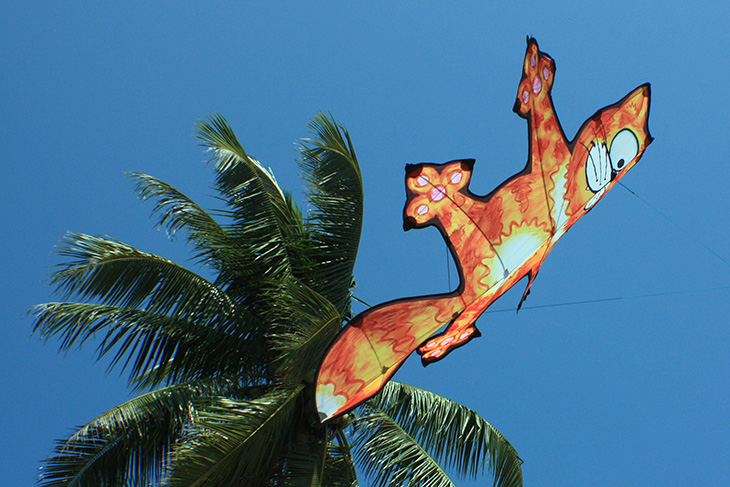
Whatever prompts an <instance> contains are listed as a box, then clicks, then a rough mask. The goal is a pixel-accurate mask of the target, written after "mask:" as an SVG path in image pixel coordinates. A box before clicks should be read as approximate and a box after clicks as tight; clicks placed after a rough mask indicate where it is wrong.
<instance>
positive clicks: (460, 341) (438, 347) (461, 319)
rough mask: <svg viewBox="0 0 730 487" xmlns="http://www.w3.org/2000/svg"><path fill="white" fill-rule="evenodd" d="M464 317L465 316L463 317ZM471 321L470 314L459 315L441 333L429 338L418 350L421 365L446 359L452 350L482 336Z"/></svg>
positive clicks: (472, 320)
mask: <svg viewBox="0 0 730 487" xmlns="http://www.w3.org/2000/svg"><path fill="white" fill-rule="evenodd" d="M465 315H466V316H465ZM474 320H476V318H473V319H472V313H466V312H465V313H462V314H461V315H459V316H458V317H457V318H456V319H455V320H454V321H453V322H452V323H451V325H449V327H448V328H447V329H446V331H444V332H443V333H439V334H438V335H435V336H433V337H431V339H430V340H428V342H426V343H425V344H424V345H423V346H421V347H419V348H418V354H419V355H420V356H421V361H422V362H423V365H428V364H430V363H432V362H436V361H437V360H441V359H442V358H444V357H446V355H448V354H449V352H451V351H452V350H453V349H455V348H457V347H460V346H462V345H465V344H466V343H467V342H468V341H469V340H471V339H473V338H478V337H480V336H482V334H481V332H479V330H477V327H476V326H475V325H474Z"/></svg>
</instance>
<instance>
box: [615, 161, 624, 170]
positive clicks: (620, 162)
mask: <svg viewBox="0 0 730 487" xmlns="http://www.w3.org/2000/svg"><path fill="white" fill-rule="evenodd" d="M616 167H618V168H619V169H621V168H622V167H624V160H623V159H619V161H618V162H617V163H616Z"/></svg>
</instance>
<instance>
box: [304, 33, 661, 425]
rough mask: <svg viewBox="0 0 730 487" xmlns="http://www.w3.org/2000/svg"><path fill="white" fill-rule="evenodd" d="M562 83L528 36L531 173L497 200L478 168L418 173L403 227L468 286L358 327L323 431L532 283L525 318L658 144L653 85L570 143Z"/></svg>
mask: <svg viewBox="0 0 730 487" xmlns="http://www.w3.org/2000/svg"><path fill="white" fill-rule="evenodd" d="M554 76H555V62H554V61H553V59H552V58H550V56H548V55H547V54H546V53H544V52H541V51H540V50H539V49H538V45H537V42H536V41H535V40H534V39H532V38H529V37H528V39H527V52H526V54H525V59H524V64H523V70H522V78H521V80H520V84H519V89H518V91H517V100H516V102H515V105H514V111H515V112H516V113H517V114H518V115H519V116H520V117H522V118H524V119H526V120H527V126H528V136H529V156H528V162H527V166H526V167H525V169H524V170H523V171H522V172H520V173H518V174H516V175H514V176H512V177H511V178H509V179H508V180H506V181H504V182H503V183H502V184H501V185H500V186H498V187H497V188H496V189H494V190H493V191H492V192H491V193H489V194H488V195H486V196H477V195H475V194H473V193H471V191H469V180H470V178H471V174H472V169H473V167H474V160H473V159H464V160H456V161H451V162H447V163H444V164H433V163H421V164H408V165H406V194H407V199H406V205H405V208H404V210H403V227H404V229H405V230H408V229H411V228H423V227H427V226H430V225H433V226H435V227H436V228H438V230H439V231H440V232H441V234H442V236H443V237H444V240H445V241H446V244H447V245H448V247H449V250H450V252H451V254H452V256H453V258H454V260H455V262H456V267H457V270H458V274H459V286H458V287H457V289H456V290H455V291H453V292H450V293H445V294H436V295H431V296H419V297H413V298H405V299H398V300H395V301H390V302H387V303H383V304H381V305H378V306H375V307H373V308H370V309H368V310H366V311H364V312H363V313H361V314H359V315H358V316H356V317H355V318H353V319H352V320H351V321H350V322H349V323H348V324H347V325H346V326H345V327H344V328H343V329H342V331H341V332H340V334H339V336H338V338H337V339H336V340H335V341H334V342H333V344H332V345H331V346H330V348H329V350H328V352H327V355H326V356H325V358H324V360H323V361H322V363H321V365H320V367H319V371H318V376H317V385H316V392H315V394H316V402H317V410H318V411H319V416H320V419H321V420H322V421H326V420H328V419H331V418H334V417H336V416H339V415H341V414H343V413H344V412H347V411H349V410H351V409H352V408H354V407H356V406H358V405H359V404H361V403H362V402H363V401H365V400H367V399H368V398H370V397H371V396H373V395H374V394H376V393H377V392H378V391H379V390H380V389H381V388H382V387H383V386H384V385H385V383H386V382H387V381H388V380H389V379H390V377H391V376H392V375H393V374H394V373H395V372H396V371H397V370H398V368H399V367H400V365H401V364H402V363H403V362H404V361H405V359H406V358H407V357H408V356H409V355H410V354H411V353H412V352H413V351H414V350H417V351H418V353H419V354H420V355H421V360H422V361H423V363H424V365H427V364H429V363H431V362H435V361H437V360H440V359H442V358H444V357H445V356H446V355H447V354H448V353H449V352H451V351H452V350H454V349H455V348H457V347H460V346H462V345H465V344H466V343H467V342H469V341H470V340H472V339H473V338H476V337H478V336H479V335H480V333H479V330H477V328H476V326H475V321H476V320H477V318H478V317H479V316H480V315H481V314H482V313H483V312H484V311H485V310H486V309H487V308H488V307H489V306H490V305H491V304H492V303H493V302H494V301H495V300H496V299H497V298H499V297H500V296H501V295H502V294H504V293H505V292H506V291H507V290H508V289H510V288H511V287H512V286H514V285H515V284H516V283H517V282H518V281H520V280H521V279H522V278H524V277H528V281H527V288H526V289H525V292H524V294H523V295H522V299H521V300H520V303H519V305H518V307H517V309H518V310H519V308H520V306H521V305H522V302H523V301H524V300H525V298H526V297H527V295H528V294H529V292H530V288H531V287H532V283H533V282H534V281H535V277H536V276H537V273H538V271H539V270H540V266H541V265H542V263H543V261H544V260H545V257H547V255H548V253H550V250H551V249H552V248H553V246H554V245H555V244H556V243H557V241H558V240H559V239H560V237H561V236H562V235H563V234H564V233H565V232H566V231H567V230H568V229H569V228H570V227H571V226H572V225H573V224H574V223H575V222H577V221H578V220H579V219H580V218H581V217H582V216H583V215H585V214H586V213H587V212H588V211H590V210H591V209H592V208H593V207H594V206H595V205H596V203H598V201H599V200H600V199H601V198H602V197H603V196H604V195H605V194H606V193H607V192H608V191H609V190H610V189H611V188H613V186H614V185H616V184H617V183H618V182H619V181H620V179H621V178H622V177H623V176H624V174H626V172H627V171H629V170H630V169H631V168H632V167H633V166H634V165H635V164H636V162H637V161H638V160H639V159H640V158H641V156H642V154H643V153H644V150H645V149H646V147H647V146H648V145H649V144H650V143H651V141H652V137H651V135H650V134H649V128H648V117H649V99H650V86H649V84H648V83H647V84H644V85H641V86H639V87H638V88H636V89H635V90H634V91H632V92H631V93H629V94H628V95H626V96H625V97H624V98H623V99H622V100H620V101H619V102H617V103H615V104H613V105H611V106H608V107H606V108H603V109H601V110H599V111H598V112H596V113H595V114H594V115H593V116H592V117H591V118H589V119H588V120H586V121H585V122H584V123H583V125H582V126H581V127H580V129H579V130H578V134H577V135H576V137H575V138H574V139H573V140H572V141H569V140H568V139H567V138H566V136H565V133H564V132H563V129H562V127H561V126H560V122H559V121H558V118H557V115H556V114H555V109H554V107H553V102H552V97H551V91H552V86H553V78H554ZM445 325H448V326H447V327H446V330H445V331H443V332H441V333H437V332H438V331H439V330H440V329H441V328H443V327H444V326H445Z"/></svg>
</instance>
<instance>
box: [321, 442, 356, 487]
mask: <svg viewBox="0 0 730 487" xmlns="http://www.w3.org/2000/svg"><path fill="white" fill-rule="evenodd" d="M322 485H323V486H325V487H358V485H359V483H358V481H357V474H356V472H355V462H354V461H353V459H352V451H351V449H350V444H349V442H348V441H347V438H346V437H345V435H344V433H343V431H342V430H338V431H337V432H336V435H335V438H334V439H333V440H331V441H330V442H329V444H328V445H327V458H326V460H325V466H324V477H323V479H322Z"/></svg>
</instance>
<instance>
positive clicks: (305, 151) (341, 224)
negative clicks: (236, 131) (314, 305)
mask: <svg viewBox="0 0 730 487" xmlns="http://www.w3.org/2000/svg"><path fill="white" fill-rule="evenodd" d="M309 128H310V130H312V132H313V133H314V137H313V138H309V139H305V140H304V141H303V143H302V145H301V146H300V160H301V167H302V170H303V172H304V177H305V179H306V180H307V182H308V183H309V186H308V198H309V202H310V203H311V205H312V206H313V207H314V210H313V211H312V213H311V214H310V215H309V220H308V223H309V228H310V231H311V233H312V238H313V239H314V240H315V246H316V247H315V257H316V258H315V261H316V262H317V264H318V274H317V278H316V279H315V282H316V283H317V287H316V288H315V289H316V290H317V291H318V292H319V293H321V294H322V295H323V296H324V297H325V298H327V299H328V300H329V301H330V302H332V303H333V304H334V305H335V307H336V308H337V309H338V310H339V311H340V313H341V314H342V317H343V319H347V318H348V316H349V314H350V292H351V291H350V288H351V287H352V286H353V278H352V271H353V268H354V265H355V258H356V257H357V250H358V246H359V244H360V234H361V231H362V215H363V189H362V175H361V174H360V166H359V165H358V162H357V156H356V155H355V150H354V148H353V146H352V141H351V139H350V135H349V133H348V132H347V130H346V129H345V128H344V127H342V126H341V125H339V124H337V123H336V122H335V121H334V120H332V119H331V117H328V116H326V115H324V114H322V113H320V114H318V115H317V116H316V117H315V118H314V120H313V121H312V122H311V123H310V124H309Z"/></svg>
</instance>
